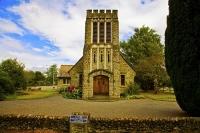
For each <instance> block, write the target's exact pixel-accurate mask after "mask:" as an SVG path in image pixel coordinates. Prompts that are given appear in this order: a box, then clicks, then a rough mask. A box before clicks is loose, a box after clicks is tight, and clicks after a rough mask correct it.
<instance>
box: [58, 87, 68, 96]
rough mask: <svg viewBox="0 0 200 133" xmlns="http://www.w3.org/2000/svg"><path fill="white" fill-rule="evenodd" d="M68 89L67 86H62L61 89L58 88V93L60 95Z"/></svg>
mask: <svg viewBox="0 0 200 133" xmlns="http://www.w3.org/2000/svg"><path fill="white" fill-rule="evenodd" d="M68 89H69V86H62V87H61V88H59V91H58V93H59V94H62V93H63V92H66V91H67V90H68Z"/></svg>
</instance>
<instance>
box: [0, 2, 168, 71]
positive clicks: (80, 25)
mask: <svg viewBox="0 0 200 133" xmlns="http://www.w3.org/2000/svg"><path fill="white" fill-rule="evenodd" d="M72 2H73V3H72ZM167 2H168V1H167V0H153V1H151V0H146V1H145V4H141V0H99V1H93V0H74V1H71V2H70V3H69V2H67V1H65V0H51V1H49V0H42V1H41V0H30V1H29V2H28V3H26V2H22V3H21V4H19V5H16V6H13V7H10V8H9V9H8V10H10V11H12V12H13V13H16V14H18V15H19V16H20V19H19V20H18V23H19V24H20V25H21V26H22V27H24V28H25V29H28V31H30V32H31V34H34V35H38V36H39V37H40V39H41V41H48V42H50V43H52V45H54V46H55V47H57V48H58V50H54V49H52V48H51V47H49V46H43V48H37V47H36V46H30V47H31V49H32V51H35V52H36V53H41V52H45V53H47V54H48V55H49V57H44V56H39V55H36V54H35V55H34V53H32V54H31V52H30V51H29V53H28V54H27V53H23V56H21V54H22V53H20V54H19V53H17V52H16V53H15V52H13V53H12V54H11V55H13V56H16V57H18V58H19V60H20V61H21V59H22V61H23V57H27V58H28V59H27V60H25V59H24V61H26V62H28V63H27V65H28V67H31V65H32V66H37V65H38V63H39V65H45V64H54V63H57V64H61V63H63V64H74V63H75V62H76V61H78V60H79V59H80V58H81V56H82V53H83V46H84V36H85V19H86V10H88V9H111V10H112V9H117V10H118V17H119V31H120V40H124V39H125V40H126V39H127V36H128V37H130V36H132V35H133V33H134V28H137V27H138V28H140V27H142V25H145V26H149V27H150V28H153V29H155V30H156V31H157V33H158V34H160V35H161V36H162V42H164V31H165V29H166V16H167V14H168V4H167ZM0 20H2V22H3V23H4V24H7V25H9V26H10V25H11V28H4V27H3V28H2V26H1V25H0V26H1V27H0V29H1V28H2V29H3V32H11V33H18V34H20V35H23V34H24V31H23V30H22V29H20V28H19V27H18V26H17V25H16V24H15V23H13V22H12V21H10V20H4V19H0ZM0 22H1V21H0ZM2 22H1V23H2ZM4 41H5V39H4ZM7 42H8V39H7ZM15 42H16V45H14V46H16V48H17V47H18V48H20V47H21V48H22V46H21V45H24V44H23V43H22V42H19V41H15ZM4 44H5V43H4ZM12 44H14V43H12ZM12 46H13V45H12ZM63 59H67V60H68V61H67V62H66V61H65V62H64V61H63ZM35 62H37V63H35ZM44 63H45V64H44Z"/></svg>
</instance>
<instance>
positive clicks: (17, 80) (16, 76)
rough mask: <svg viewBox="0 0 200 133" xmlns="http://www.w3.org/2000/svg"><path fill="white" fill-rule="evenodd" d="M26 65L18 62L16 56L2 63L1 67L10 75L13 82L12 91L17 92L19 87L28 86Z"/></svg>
mask: <svg viewBox="0 0 200 133" xmlns="http://www.w3.org/2000/svg"><path fill="white" fill-rule="evenodd" d="M24 67H25V66H24V64H23V63H21V62H18V61H17V59H16V58H15V59H11V58H10V59H7V60H3V61H2V62H1V64H0V69H1V70H2V71H4V72H5V73H7V74H8V75H9V77H10V80H11V82H12V84H13V88H12V92H15V91H16V90H17V89H25V88H26V79H25V75H24Z"/></svg>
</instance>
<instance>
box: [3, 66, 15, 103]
mask: <svg viewBox="0 0 200 133" xmlns="http://www.w3.org/2000/svg"><path fill="white" fill-rule="evenodd" d="M13 93H14V88H13V84H12V81H11V79H10V77H9V75H8V73H6V72H4V71H2V70H1V69H0V100H3V99H5V98H6V97H5V96H6V94H13Z"/></svg>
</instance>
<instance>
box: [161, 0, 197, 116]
mask: <svg viewBox="0 0 200 133" xmlns="http://www.w3.org/2000/svg"><path fill="white" fill-rule="evenodd" d="M199 31H200V1H198V0H187V1H186V0H169V15H168V16H167V28H166V31H165V43H166V46H165V59H166V60H165V62H166V68H167V72H168V74H169V76H170V78H171V80H172V85H173V87H174V92H175V95H176V100H177V103H178V104H179V106H180V107H181V108H182V109H183V110H184V111H186V112H187V113H189V114H190V115H192V116H200V80H199V79H200V60H199V57H200V52H199V51H200V45H199V44H200V32H199Z"/></svg>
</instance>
